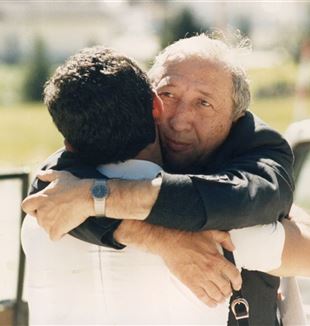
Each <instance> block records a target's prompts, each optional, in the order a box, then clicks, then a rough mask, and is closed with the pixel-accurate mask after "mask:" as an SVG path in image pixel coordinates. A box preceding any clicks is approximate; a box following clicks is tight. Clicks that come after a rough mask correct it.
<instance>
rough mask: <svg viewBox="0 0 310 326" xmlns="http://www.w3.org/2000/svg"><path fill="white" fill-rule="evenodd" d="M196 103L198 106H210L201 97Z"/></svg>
mask: <svg viewBox="0 0 310 326" xmlns="http://www.w3.org/2000/svg"><path fill="white" fill-rule="evenodd" d="M198 105H199V106H202V107H209V106H211V104H210V103H209V102H208V101H207V100H203V99H200V100H199V101H198Z"/></svg>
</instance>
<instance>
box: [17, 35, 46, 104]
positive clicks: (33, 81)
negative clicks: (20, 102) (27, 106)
mask: <svg viewBox="0 0 310 326" xmlns="http://www.w3.org/2000/svg"><path fill="white" fill-rule="evenodd" d="M48 77H49V60H48V57H47V50H46V47H45V44H44V41H43V40H42V39H40V38H36V39H35V41H34V47H33V54H32V56H31V58H30V62H29V63H28V67H27V73H26V78H25V83H24V92H23V93H24V97H25V99H26V100H27V101H41V100H42V93H43V86H44V83H45V82H46V81H47V79H48Z"/></svg>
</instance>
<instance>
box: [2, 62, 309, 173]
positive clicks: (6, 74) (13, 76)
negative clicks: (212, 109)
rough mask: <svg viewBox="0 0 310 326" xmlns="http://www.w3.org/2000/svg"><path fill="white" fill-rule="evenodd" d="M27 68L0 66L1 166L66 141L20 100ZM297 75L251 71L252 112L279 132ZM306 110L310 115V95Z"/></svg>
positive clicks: (37, 156)
mask: <svg viewBox="0 0 310 326" xmlns="http://www.w3.org/2000/svg"><path fill="white" fill-rule="evenodd" d="M25 69H26V68H25V67H24V66H5V65H0V77H1V78H0V148H1V156H0V168H1V167H24V166H29V167H30V168H33V167H35V166H36V165H38V164H39V162H41V161H42V160H44V159H45V158H46V157H47V156H48V155H49V154H51V153H52V152H53V151H55V150H56V149H57V148H59V147H61V146H62V144H63V141H62V137H61V136H60V134H59V133H58V131H57V130H56V128H55V126H54V125H53V123H52V121H51V118H50V116H49V114H48V112H47V110H46V108H45V107H44V106H43V104H38V103H29V104H25V103H22V102H21V94H22V91H21V89H22V84H23V79H24V77H23V76H24V73H25ZM296 74H297V66H296V64H293V63H292V62H288V63H286V64H282V65H279V66H277V67H272V68H264V69H257V70H255V69H254V70H251V71H249V78H250V82H251V92H252V94H253V99H252V105H251V108H250V109H251V111H253V112H254V113H256V114H257V115H258V116H260V117H261V118H262V119H263V120H265V121H266V122H267V123H269V124H270V125H271V126H273V127H274V128H275V129H277V130H278V131H280V132H283V131H285V129H286V128H287V126H288V125H289V123H290V122H291V121H293V120H294V112H293V110H294V105H295V98H294V92H293V91H294V89H293V88H294V85H295V80H296ZM279 85H280V86H279ZM283 86H284V88H283ZM279 87H280V88H279ZM281 87H282V88H281ZM262 90H263V92H266V91H267V93H268V92H270V90H277V91H280V94H278V95H277V96H276V97H271V96H270V94H269V95H268V94H267V95H266V96H265V97H264V96H255V94H258V93H259V92H260V94H261V93H262ZM286 90H287V92H286ZM281 92H282V93H281ZM14 103H15V104H14ZM16 103H20V104H16ZM307 110H308V116H310V98H309V99H308V101H307Z"/></svg>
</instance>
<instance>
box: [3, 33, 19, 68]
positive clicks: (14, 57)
mask: <svg viewBox="0 0 310 326" xmlns="http://www.w3.org/2000/svg"><path fill="white" fill-rule="evenodd" d="M20 58H21V52H20V45H19V40H18V37H17V36H16V35H14V34H11V35H8V36H6V38H5V40H4V56H3V61H4V62H5V63H7V64H16V63H18V62H19V61H20Z"/></svg>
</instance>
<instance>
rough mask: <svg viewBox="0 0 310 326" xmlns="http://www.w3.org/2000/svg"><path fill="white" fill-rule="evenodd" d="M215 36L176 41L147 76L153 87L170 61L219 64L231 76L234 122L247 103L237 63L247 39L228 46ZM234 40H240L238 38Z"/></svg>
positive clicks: (246, 84)
mask: <svg viewBox="0 0 310 326" xmlns="http://www.w3.org/2000/svg"><path fill="white" fill-rule="evenodd" d="M215 37H218V35H211V36H208V35H207V34H200V35H197V36H193V37H190V38H185V39H181V40H178V41H176V42H175V43H173V44H171V45H169V46H167V47H166V48H165V49H164V50H162V51H161V52H160V53H159V55H158V56H157V57H156V58H155V60H154V64H153V66H152V67H151V69H150V70H149V72H148V76H149V78H150V80H151V82H152V84H153V86H154V87H155V88H156V87H157V85H158V83H159V81H160V79H161V78H162V76H163V74H164V73H165V68H166V67H167V65H168V64H169V63H171V62H180V61H182V60H184V59H189V58H194V57H195V58H199V59H206V60H211V61H216V62H220V63H221V64H223V65H224V67H225V69H227V70H228V71H229V72H230V73H231V76H232V84H233V90H232V100H233V108H234V115H233V116H234V120H237V119H238V118H239V117H241V116H242V115H243V114H244V113H245V111H246V110H247V109H248V107H249V105H250V100H251V94H250V86H249V80H248V78H247V74H246V72H245V69H244V67H243V66H242V64H241V63H240V61H241V60H240V57H241V54H242V53H244V52H245V50H249V49H250V44H249V40H248V39H245V38H243V39H242V40H239V44H238V46H230V45H228V44H229V43H228V42H227V40H224V38H223V35H221V39H217V38H215ZM236 37H238V38H239V39H240V36H236Z"/></svg>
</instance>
